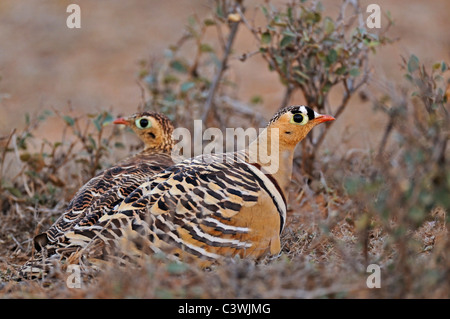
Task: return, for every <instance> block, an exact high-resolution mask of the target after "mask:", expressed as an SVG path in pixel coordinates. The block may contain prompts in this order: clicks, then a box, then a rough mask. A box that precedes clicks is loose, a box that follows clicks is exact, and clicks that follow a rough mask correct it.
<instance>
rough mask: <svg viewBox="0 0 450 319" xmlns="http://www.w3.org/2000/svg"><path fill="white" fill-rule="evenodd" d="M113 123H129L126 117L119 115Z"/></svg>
mask: <svg viewBox="0 0 450 319" xmlns="http://www.w3.org/2000/svg"><path fill="white" fill-rule="evenodd" d="M113 124H124V125H128V121H127V120H126V119H124V118H123V117H119V118H118V119H115V120H114V122H113Z"/></svg>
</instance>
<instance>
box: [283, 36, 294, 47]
mask: <svg viewBox="0 0 450 319" xmlns="http://www.w3.org/2000/svg"><path fill="white" fill-rule="evenodd" d="M294 39H295V38H294V37H292V36H289V35H285V36H284V37H283V38H282V39H281V42H280V46H281V47H282V48H284V47H286V46H287V45H289V44H290V43H291V42H293V41H294Z"/></svg>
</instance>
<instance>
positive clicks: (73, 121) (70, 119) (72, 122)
mask: <svg viewBox="0 0 450 319" xmlns="http://www.w3.org/2000/svg"><path fill="white" fill-rule="evenodd" d="M63 120H64V122H66V123H67V125H70V126H74V124H75V120H74V119H73V118H72V117H70V116H68V115H64V116H63Z"/></svg>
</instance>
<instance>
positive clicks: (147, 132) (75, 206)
mask: <svg viewBox="0 0 450 319" xmlns="http://www.w3.org/2000/svg"><path fill="white" fill-rule="evenodd" d="M113 123H114V124H125V125H127V126H128V127H130V128H131V129H132V130H133V131H134V132H135V133H136V134H137V136H138V137H139V138H140V139H141V140H142V141H143V142H144V149H143V150H142V151H140V152H139V153H137V154H135V155H133V156H130V157H128V158H126V159H124V160H122V161H121V162H119V163H118V164H116V165H115V166H113V167H111V168H108V169H106V170H104V171H102V172H100V173H99V174H97V175H96V176H95V177H93V178H92V179H91V180H89V181H88V182H87V183H86V184H85V185H84V186H82V187H81V188H80V190H79V191H78V192H77V193H76V194H75V196H74V198H73V199H72V200H71V202H70V203H69V206H68V208H67V209H66V210H65V212H64V213H63V214H62V215H61V216H60V217H59V218H58V220H57V221H56V222H55V223H54V224H53V225H52V226H51V227H50V228H49V229H48V230H47V231H46V232H44V233H42V234H39V235H37V236H36V237H35V238H34V245H35V248H36V249H37V251H39V253H38V254H37V255H36V256H34V257H33V258H32V259H31V260H30V261H29V262H27V263H26V264H25V265H24V266H23V267H22V268H21V270H20V273H21V276H28V275H30V274H32V275H34V273H35V272H40V271H41V270H42V269H40V268H41V267H39V263H41V262H42V260H41V259H43V258H44V256H43V255H42V254H44V253H45V255H46V257H49V256H53V259H57V258H61V257H62V255H69V254H70V253H72V252H73V251H75V250H76V249H77V247H75V246H73V245H72V246H71V248H70V249H68V250H67V249H66V251H64V249H65V248H66V247H67V246H69V245H70V244H71V243H70V241H69V240H68V238H67V237H66V236H65V235H66V234H67V233H68V232H70V231H73V230H74V229H85V228H86V227H89V226H92V225H95V224H96V223H97V222H98V220H99V218H100V217H101V216H102V215H103V214H105V213H106V212H108V211H110V210H111V209H112V208H113V207H114V206H115V205H116V203H118V202H120V201H121V200H123V199H124V198H126V197H127V196H128V195H129V194H130V193H131V192H132V191H133V190H134V189H135V188H136V187H137V186H139V185H140V184H142V183H143V182H145V181H146V180H147V179H148V178H150V177H151V176H152V175H154V174H156V173H158V172H160V171H162V170H164V169H165V168H167V167H169V166H170V165H172V164H173V161H172V158H171V150H172V147H173V140H172V132H173V129H174V128H173V125H172V123H171V122H170V120H169V119H168V118H167V117H166V116H165V115H162V114H159V113H154V112H141V113H136V114H134V115H132V116H130V117H127V118H118V119H116V120H115V121H114V122H113ZM42 249H43V250H44V251H43V252H41V250H42Z"/></svg>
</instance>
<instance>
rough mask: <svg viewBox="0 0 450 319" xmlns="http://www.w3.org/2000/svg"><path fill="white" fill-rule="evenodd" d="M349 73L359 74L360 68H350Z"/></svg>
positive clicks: (351, 74) (352, 74)
mask: <svg viewBox="0 0 450 319" xmlns="http://www.w3.org/2000/svg"><path fill="white" fill-rule="evenodd" d="M348 74H350V76H353V77H355V76H358V75H359V69H358V68H353V69H351V70H350V72H348Z"/></svg>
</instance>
